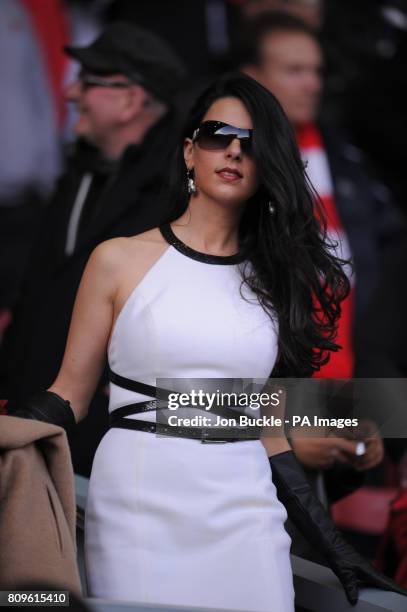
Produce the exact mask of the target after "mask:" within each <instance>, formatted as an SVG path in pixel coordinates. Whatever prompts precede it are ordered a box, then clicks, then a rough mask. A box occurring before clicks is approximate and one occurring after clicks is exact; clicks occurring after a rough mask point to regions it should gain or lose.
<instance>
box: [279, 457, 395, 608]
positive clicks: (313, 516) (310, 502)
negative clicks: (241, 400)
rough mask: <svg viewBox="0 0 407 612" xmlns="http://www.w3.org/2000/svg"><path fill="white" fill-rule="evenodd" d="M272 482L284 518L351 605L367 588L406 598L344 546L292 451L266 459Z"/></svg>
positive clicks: (386, 579)
mask: <svg viewBox="0 0 407 612" xmlns="http://www.w3.org/2000/svg"><path fill="white" fill-rule="evenodd" d="M269 461H270V466H271V469H272V478H273V482H274V484H275V486H276V489H277V495H278V498H279V500H280V501H281V502H282V503H283V504H284V506H285V508H286V510H287V514H288V518H289V519H290V520H291V521H292V523H293V524H294V525H295V526H296V527H297V529H298V530H299V531H300V532H301V533H302V535H303V536H304V537H305V538H306V539H307V540H309V542H310V543H311V544H312V545H313V546H315V547H316V548H317V549H318V551H319V552H321V553H322V554H323V555H324V556H325V557H326V559H327V561H328V563H329V565H330V567H331V569H332V571H333V572H334V573H335V574H336V576H337V577H338V578H339V580H340V582H341V583H342V586H343V588H344V589H345V593H346V597H347V598H348V600H349V602H350V603H351V604H352V605H355V604H356V603H357V601H358V596H359V587H360V586H371V587H376V588H379V589H384V590H387V591H395V592H396V593H400V594H401V595H405V596H407V591H406V590H405V589H403V588H402V587H400V586H398V585H397V584H396V583H395V582H393V580H391V579H390V578H388V577H387V576H385V575H384V574H382V573H381V572H379V571H378V570H377V569H375V568H374V567H373V566H372V565H371V564H370V563H369V562H368V561H367V560H366V559H364V558H363V557H362V555H360V554H359V553H358V552H357V551H356V550H355V549H354V548H353V547H352V546H351V545H350V544H348V543H347V542H346V540H345V539H344V538H343V536H342V534H341V533H340V531H339V529H338V528H337V527H336V526H335V524H334V523H333V521H332V520H331V518H330V517H329V515H328V513H327V511H326V510H325V508H324V507H323V505H322V504H321V503H320V501H319V500H318V498H317V497H316V495H315V494H314V493H313V491H312V489H311V487H310V485H309V483H308V481H307V478H306V476H305V474H304V471H303V469H302V467H301V465H300V464H299V462H298V460H297V458H296V457H295V455H294V452H293V451H286V452H283V453H278V454H277V455H273V456H271V457H269Z"/></svg>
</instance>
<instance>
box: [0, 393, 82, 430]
mask: <svg viewBox="0 0 407 612" xmlns="http://www.w3.org/2000/svg"><path fill="white" fill-rule="evenodd" d="M6 410H7V414H8V415H9V416H16V417H21V418H23V419H33V420H35V421H44V422H45V423H52V424H53V425H59V427H63V428H64V429H65V431H66V433H67V434H69V433H70V432H71V431H72V430H73V429H74V427H75V425H76V421H75V417H74V413H73V411H72V408H71V405H70V403H69V402H68V401H67V400H64V399H63V398H62V397H60V396H59V395H57V394H56V393H53V392H52V391H39V392H38V393H35V394H34V395H31V397H29V398H27V399H24V400H21V401H20V400H9V401H8V402H7V404H6Z"/></svg>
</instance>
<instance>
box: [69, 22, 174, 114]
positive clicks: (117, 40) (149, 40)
mask: <svg viewBox="0 0 407 612" xmlns="http://www.w3.org/2000/svg"><path fill="white" fill-rule="evenodd" d="M64 51H65V52H66V53H67V54H68V55H71V56H72V57H73V58H75V59H76V60H78V61H79V62H80V63H81V64H82V66H83V67H84V68H87V69H88V70H90V71H93V72H96V73H99V74H103V73H104V74H114V73H120V74H124V75H126V76H127V77H128V78H129V79H130V80H132V81H134V82H136V83H139V84H140V85H143V86H144V87H145V88H146V89H148V90H149V91H151V93H153V94H154V95H155V96H156V97H157V98H159V99H161V100H164V101H165V102H170V103H171V101H172V98H173V95H174V93H175V92H176V91H177V89H178V87H179V84H180V82H181V80H182V78H183V76H184V75H185V69H184V66H183V65H182V62H181V61H180V60H179V58H178V57H177V56H176V54H175V53H174V51H173V50H172V49H171V47H170V46H169V45H168V44H167V43H166V42H164V41H163V40H162V39H161V38H159V37H158V36H157V35H156V34H153V33H152V32H150V31H149V30H145V29H144V28H140V27H138V26H136V25H133V24H130V23H126V22H121V21H116V22H114V23H112V24H111V25H109V26H108V27H107V28H106V29H105V30H104V31H103V32H102V34H101V35H100V36H99V37H98V38H97V39H96V40H95V41H94V42H93V43H92V44H90V45H89V46H87V47H71V46H68V47H64Z"/></svg>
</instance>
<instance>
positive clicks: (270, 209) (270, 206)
mask: <svg viewBox="0 0 407 612" xmlns="http://www.w3.org/2000/svg"><path fill="white" fill-rule="evenodd" d="M267 206H268V209H269V213H270V215H275V214H276V207H275V206H274V205H273V204H272V203H271V202H268V204H267Z"/></svg>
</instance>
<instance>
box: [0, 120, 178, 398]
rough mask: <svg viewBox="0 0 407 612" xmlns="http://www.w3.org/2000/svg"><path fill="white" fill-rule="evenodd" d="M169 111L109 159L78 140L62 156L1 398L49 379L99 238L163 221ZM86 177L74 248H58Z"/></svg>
mask: <svg viewBox="0 0 407 612" xmlns="http://www.w3.org/2000/svg"><path fill="white" fill-rule="evenodd" d="M175 131H176V130H174V123H173V121H172V118H171V117H167V118H164V120H162V121H160V123H159V124H157V125H156V126H155V127H154V128H153V129H152V130H151V131H150V132H149V133H148V135H147V137H146V139H145V141H144V143H143V144H142V145H133V146H130V147H128V149H127V150H126V151H125V153H124V155H123V156H122V159H121V160H120V162H119V163H118V164H116V165H114V164H113V165H109V164H106V163H105V162H102V161H101V160H100V159H98V155H97V152H96V151H95V150H91V149H90V148H89V147H87V146H84V145H80V146H78V147H77V150H76V152H75V154H74V155H73V157H71V158H70V159H69V161H68V168H67V171H66V173H65V174H64V175H63V176H62V178H61V179H60V181H59V183H58V185H57V189H56V192H55V194H54V197H53V199H52V202H51V203H50V205H49V206H48V207H47V209H46V210H45V212H44V218H43V220H42V223H41V229H40V232H39V235H38V236H37V239H36V242H35V245H34V248H33V251H32V254H31V259H30V264H29V268H28V270H27V274H26V278H25V282H24V286H23V291H22V295H21V299H20V301H19V303H18V305H17V308H16V311H15V313H14V322H13V324H12V325H11V327H10V328H9V330H8V333H7V334H6V337H5V340H4V343H3V348H2V354H1V370H0V371H1V387H0V397H6V398H9V397H15V396H20V395H26V394H27V393H30V392H32V391H35V390H41V389H46V388H47V387H48V386H49V385H50V384H51V383H52V382H53V380H54V379H55V377H56V375H57V373H58V370H59V367H60V364H61V360H62V357H63V353H64V348H65V343H66V338H67V333H68V328H69V323H70V319H71V314H72V308H73V304H74V300H75V296H76V292H77V289H78V285H79V282H80V279H81V276H82V273H83V270H84V267H85V265H86V262H87V260H88V258H89V256H90V254H91V252H92V251H93V249H94V248H95V247H96V246H97V245H98V244H99V243H101V242H102V241H104V240H107V239H110V238H115V237H118V236H131V235H134V234H138V233H140V232H143V231H145V230H147V229H151V228H152V227H155V226H156V225H158V224H160V223H161V222H162V221H163V218H164V217H165V216H166V214H167V211H166V210H165V202H164V200H163V199H162V198H160V192H161V190H162V187H163V175H164V174H165V173H166V172H167V170H168V163H169V153H170V151H171V150H172V146H173V144H174V136H175V134H174V132H175ZM85 173H87V174H91V175H92V177H93V179H94V180H93V183H92V186H91V189H90V191H89V193H88V197H87V199H86V201H85V205H84V209H83V213H82V217H81V218H87V224H86V225H85V227H83V225H82V226H81V225H80V226H79V230H80V233H79V236H78V241H77V243H76V245H75V248H74V250H73V253H72V254H71V255H67V254H66V253H65V245H66V240H67V229H68V223H69V219H70V215H71V212H72V207H73V205H74V202H75V200H76V197H77V194H78V190H79V188H80V185H81V183H82V180H83V177H84V175H85Z"/></svg>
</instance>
